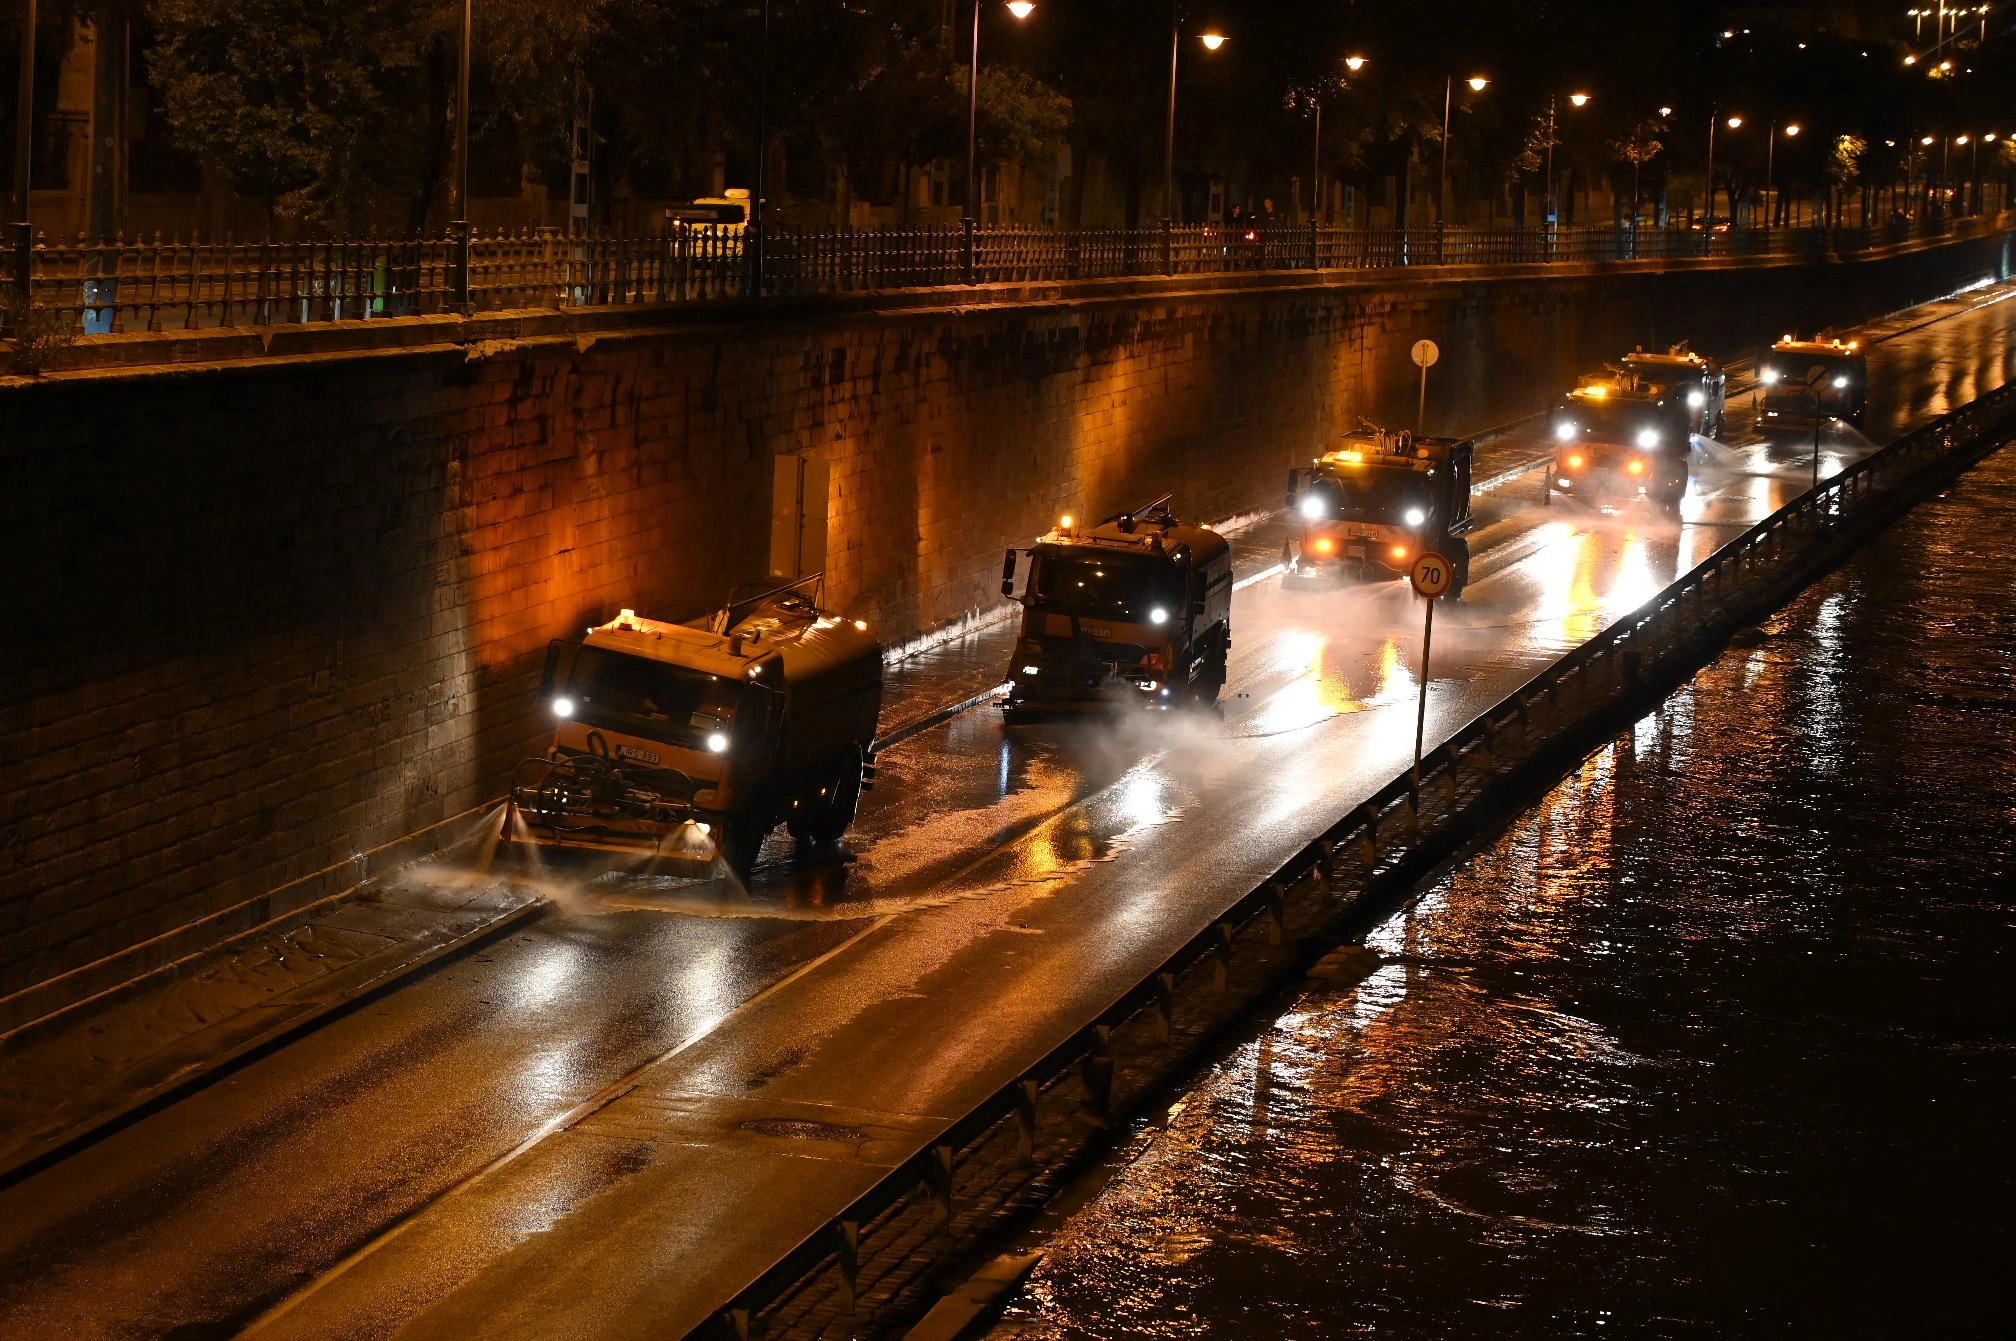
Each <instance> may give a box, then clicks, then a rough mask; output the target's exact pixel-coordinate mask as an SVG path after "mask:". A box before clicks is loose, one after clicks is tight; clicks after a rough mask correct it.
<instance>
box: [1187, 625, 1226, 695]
mask: <svg viewBox="0 0 2016 1341" xmlns="http://www.w3.org/2000/svg"><path fill="white" fill-rule="evenodd" d="M1225 662H1226V650H1225V643H1224V640H1223V639H1219V640H1218V641H1217V645H1216V646H1215V647H1213V648H1212V650H1211V654H1210V656H1208V657H1207V658H1205V661H1204V673H1203V674H1202V675H1200V676H1198V677H1197V679H1196V680H1195V681H1194V682H1192V684H1191V686H1190V701H1191V702H1192V703H1195V704H1196V705H1197V706H1198V707H1200V708H1208V707H1210V706H1211V705H1212V704H1213V703H1216V702H1217V701H1218V695H1219V693H1220V692H1222V691H1223V690H1224V688H1225Z"/></svg>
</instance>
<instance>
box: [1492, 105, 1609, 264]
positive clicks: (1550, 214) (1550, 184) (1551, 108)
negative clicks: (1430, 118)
mask: <svg viewBox="0 0 2016 1341" xmlns="http://www.w3.org/2000/svg"><path fill="white" fill-rule="evenodd" d="M1473 86H1474V81H1473ZM1568 101H1569V103H1570V105H1572V106H1575V107H1587V106H1588V105H1589V95H1588V94H1586V93H1571V94H1569V95H1568ZM1555 102H1556V100H1555V95H1554V94H1552V93H1550V94H1548V95H1547V226H1548V227H1549V228H1550V229H1551V228H1553V227H1554V225H1555V221H1556V216H1557V214H1558V210H1557V208H1556V202H1555V199H1554V127H1555V120H1554V112H1555Z"/></svg>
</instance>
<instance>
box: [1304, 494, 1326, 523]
mask: <svg viewBox="0 0 2016 1341" xmlns="http://www.w3.org/2000/svg"><path fill="white" fill-rule="evenodd" d="M1326 511H1328V509H1326V508H1325V507H1324V506H1323V500H1322V499H1321V498H1318V497H1317V496H1316V495H1315V494H1304V495H1302V515H1303V516H1305V517H1307V518H1308V519H1309V520H1310V521H1321V520H1323V514H1324V513H1325V512H1326Z"/></svg>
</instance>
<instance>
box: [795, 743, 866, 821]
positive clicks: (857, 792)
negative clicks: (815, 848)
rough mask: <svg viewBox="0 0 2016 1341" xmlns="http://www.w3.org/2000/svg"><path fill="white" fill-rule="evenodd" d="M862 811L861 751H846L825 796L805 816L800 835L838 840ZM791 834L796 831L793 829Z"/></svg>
mask: <svg viewBox="0 0 2016 1341" xmlns="http://www.w3.org/2000/svg"><path fill="white" fill-rule="evenodd" d="M860 810H861V754H860V751H858V750H849V751H848V752H847V757H846V759H844V760H843V761H842V762H841V765H840V772H839V774H838V775H837V776H836V777H835V778H834V779H833V781H832V782H830V783H828V784H827V790H826V795H825V796H824V797H822V798H821V800H820V804H819V805H817V806H815V807H814V808H813V811H812V813H811V814H810V815H808V816H807V817H806V819H807V820H808V821H809V822H808V823H806V824H805V825H804V829H805V832H804V833H803V834H802V835H798V836H800V837H803V838H806V839H809V840H810V841H811V842H814V843H820V844H825V843H837V842H839V841H840V839H841V837H842V836H843V835H845V834H846V832H847V829H848V826H849V825H851V824H853V823H854V816H855V815H857V814H858V813H860ZM793 832H794V834H795V833H796V831H795V830H794V831H793Z"/></svg>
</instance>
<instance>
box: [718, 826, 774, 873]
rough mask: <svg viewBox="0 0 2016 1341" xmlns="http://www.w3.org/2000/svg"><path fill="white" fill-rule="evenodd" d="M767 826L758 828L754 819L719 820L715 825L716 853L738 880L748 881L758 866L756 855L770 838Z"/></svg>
mask: <svg viewBox="0 0 2016 1341" xmlns="http://www.w3.org/2000/svg"><path fill="white" fill-rule="evenodd" d="M769 834H770V831H769V828H768V827H767V826H765V827H762V828H758V827H757V822H756V821H755V820H753V819H738V820H717V821H716V822H715V824H714V853H715V855H716V856H718V857H720V858H721V861H722V863H723V864H724V865H726V866H727V867H728V870H729V872H730V873H731V874H733V875H734V877H735V878H736V879H737V880H747V879H748V878H749V872H750V870H751V868H753V867H754V866H755V865H756V854H757V853H758V852H761V851H762V850H763V840H764V839H765V838H767V837H769Z"/></svg>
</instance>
